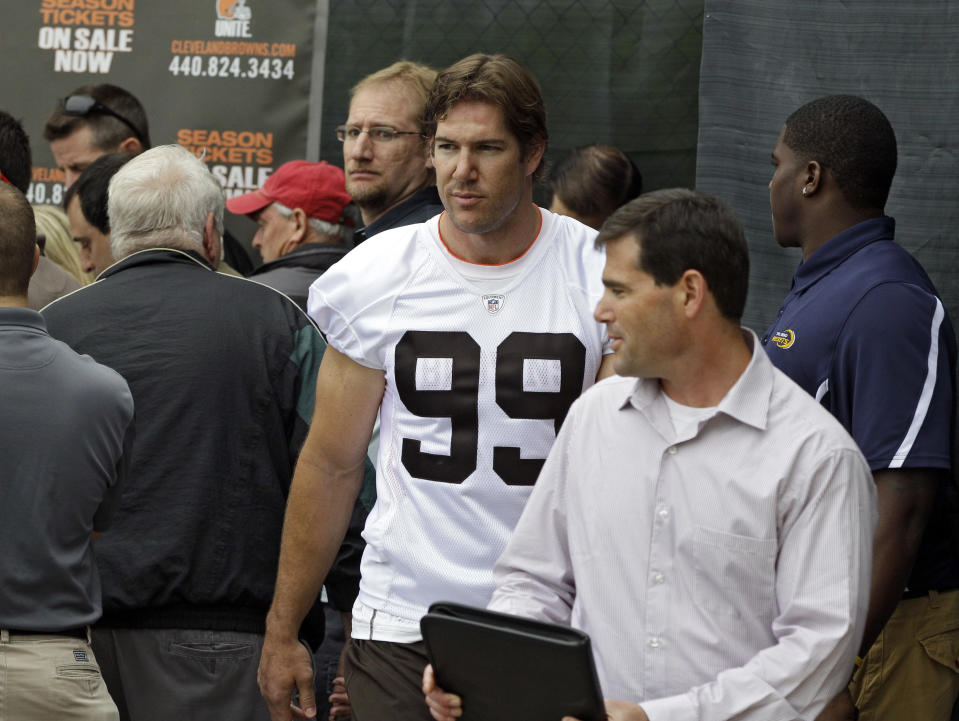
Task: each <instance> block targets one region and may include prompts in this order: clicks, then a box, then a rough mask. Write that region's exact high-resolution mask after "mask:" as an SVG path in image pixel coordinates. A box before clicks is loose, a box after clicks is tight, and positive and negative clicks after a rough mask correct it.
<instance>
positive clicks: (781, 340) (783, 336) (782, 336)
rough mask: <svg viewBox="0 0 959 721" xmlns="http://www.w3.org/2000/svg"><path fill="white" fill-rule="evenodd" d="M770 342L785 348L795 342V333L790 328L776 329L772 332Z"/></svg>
mask: <svg viewBox="0 0 959 721" xmlns="http://www.w3.org/2000/svg"><path fill="white" fill-rule="evenodd" d="M772 342H773V343H775V344H776V345H777V346H779V347H780V348H782V349H783V350H786V349H787V348H790V347H792V344H793V343H795V342H796V334H795V333H794V332H793V331H791V330H777V331H776V332H775V333H773V337H772Z"/></svg>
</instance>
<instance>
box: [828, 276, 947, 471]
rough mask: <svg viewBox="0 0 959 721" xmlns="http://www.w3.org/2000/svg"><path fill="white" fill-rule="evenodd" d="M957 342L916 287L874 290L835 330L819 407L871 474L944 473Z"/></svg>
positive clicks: (934, 302) (934, 304) (932, 299)
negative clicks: (826, 411) (825, 389)
mask: <svg viewBox="0 0 959 721" xmlns="http://www.w3.org/2000/svg"><path fill="white" fill-rule="evenodd" d="M954 371H955V337H954V335H953V331H952V326H951V324H950V322H949V318H948V317H947V316H946V315H945V310H944V308H943V305H942V302H941V301H940V300H939V299H938V298H937V297H936V296H934V295H932V294H931V293H929V292H927V291H926V290H924V289H923V288H920V287H919V286H916V285H912V284H907V283H885V284H882V285H879V286H876V287H875V288H873V289H871V290H870V291H869V292H868V293H866V295H865V296H863V298H862V300H861V301H860V302H859V303H858V304H857V305H856V307H855V308H854V309H853V311H852V312H851V313H850V315H849V317H848V319H847V321H846V323H845V324H844V326H843V328H842V330H841V331H840V334H839V337H838V339H837V343H836V351H835V356H834V358H833V361H832V365H831V370H830V373H829V381H828V382H829V388H828V392H827V397H825V398H824V401H825V403H826V405H827V407H828V408H829V410H830V411H832V413H833V415H835V416H836V417H837V418H838V419H839V420H840V422H841V423H842V424H843V425H844V426H845V427H846V428H847V429H848V430H849V433H850V434H851V435H852V437H853V438H854V439H855V441H856V443H857V444H858V445H859V448H860V449H861V450H862V452H863V455H865V456H866V459H867V460H868V461H869V467H870V469H871V470H873V471H876V470H880V469H883V468H900V467H912V468H919V467H927V468H948V467H949V465H950V460H949V458H950V453H949V449H950V445H951V435H952V431H951V429H952V420H951V419H952V407H953V400H952V398H953V387H952V386H953V376H954Z"/></svg>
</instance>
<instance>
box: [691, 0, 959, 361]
mask: <svg viewBox="0 0 959 721" xmlns="http://www.w3.org/2000/svg"><path fill="white" fill-rule="evenodd" d="M957 39H959V2H956V0H938V1H934V0H930V2H923V3H899V2H887V1H883V2H875V1H874V0H852V1H851V2H842V3H826V2H818V3H796V2H790V1H789V0H707V2H706V9H705V20H704V38H703V59H702V70H701V79H700V93H699V109H700V113H699V121H700V122H699V146H698V155H697V173H696V182H697V187H699V188H700V189H702V190H705V191H708V192H711V193H714V194H716V195H718V196H720V197H722V198H724V199H725V200H727V201H728V202H729V203H730V204H731V205H732V206H733V208H734V209H735V210H736V212H737V214H738V215H739V217H740V218H741V219H742V221H743V224H744V225H745V228H746V235H747V238H748V240H749V248H750V257H751V261H752V270H751V273H750V293H749V300H748V303H747V307H746V316H745V319H744V320H745V323H746V325H748V326H750V327H752V328H753V329H755V330H756V331H757V332H759V333H762V331H764V330H765V328H766V326H767V324H768V323H769V322H771V320H772V318H773V317H774V316H775V314H776V311H777V310H778V308H779V303H780V302H781V300H782V299H783V298H784V297H785V295H786V293H787V292H788V291H789V286H790V281H791V279H792V274H793V272H794V271H795V268H796V265H797V264H798V262H799V251H798V250H796V249H791V250H784V249H782V248H779V247H778V246H777V245H776V242H775V240H774V239H773V235H772V221H771V218H770V213H769V192H768V183H769V178H770V177H771V176H772V166H771V164H770V153H771V152H772V149H773V146H774V145H775V143H776V138H777V137H778V135H779V131H780V129H781V128H782V125H783V122H784V120H785V119H786V117H787V116H788V115H789V114H790V113H791V112H792V111H793V110H795V109H796V108H798V107H799V106H800V105H802V104H803V103H805V102H808V101H809V100H812V99H814V98H817V97H820V96H823V95H830V94H834V93H851V94H855V95H862V96H864V97H866V98H868V99H869V100H871V101H872V102H874V103H876V104H877V105H878V106H879V107H880V108H882V110H883V111H884V112H885V113H886V115H887V116H888V117H889V119H890V121H891V122H892V125H893V128H895V130H896V136H897V140H898V145H899V168H898V172H897V173H896V178H895V180H894V182H893V186H892V192H891V194H890V197H889V202H888V204H887V206H886V212H887V213H888V214H889V215H891V216H893V217H894V218H895V219H896V232H897V239H898V240H899V242H900V243H901V244H902V245H903V246H905V247H906V248H908V249H909V250H910V251H911V252H912V253H913V254H914V255H915V256H916V257H917V258H918V260H919V261H920V262H921V263H922V264H923V266H925V268H926V270H927V271H928V272H929V274H930V275H931V276H932V278H933V281H934V282H935V283H936V286H937V287H938V289H939V292H940V294H941V296H942V299H943V302H944V303H945V305H946V307H947V308H948V310H949V313H950V315H951V317H952V319H953V322H954V323H955V322H956V320H957V319H959V242H957V239H956V227H957V223H959V202H957V200H959V156H957V148H959V120H957V118H959V71H957V68H959V43H957ZM894 351H895V349H890V352H894Z"/></svg>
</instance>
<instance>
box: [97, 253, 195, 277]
mask: <svg viewBox="0 0 959 721" xmlns="http://www.w3.org/2000/svg"><path fill="white" fill-rule="evenodd" d="M150 263H184V264H187V265H199V266H202V267H203V268H205V269H207V270H213V266H211V265H210V264H209V263H208V262H207V261H206V259H205V258H204V257H203V256H201V255H200V254H199V253H196V252H194V251H192V250H178V249H177V248H147V249H146V250H139V251H137V252H136V253H132V254H130V255H128V256H127V257H126V258H123V259H122V260H118V261H117V262H116V263H114V264H113V265H111V266H110V267H109V268H107V269H106V270H105V271H103V272H102V273H100V275H99V276H98V277H97V280H98V281H100V280H102V279H104V278H108V277H110V276H111V275H115V274H116V273H121V272H123V271H124V270H126V269H127V268H133V267H134V266H139V265H148V264H150Z"/></svg>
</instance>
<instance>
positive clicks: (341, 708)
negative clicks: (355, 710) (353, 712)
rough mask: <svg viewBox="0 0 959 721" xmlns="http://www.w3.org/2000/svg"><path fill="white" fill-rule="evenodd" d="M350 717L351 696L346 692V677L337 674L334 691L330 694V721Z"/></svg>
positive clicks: (334, 680)
mask: <svg viewBox="0 0 959 721" xmlns="http://www.w3.org/2000/svg"><path fill="white" fill-rule="evenodd" d="M349 717H350V697H349V696H348V695H347V693H346V679H345V678H343V677H342V676H337V677H336V678H334V679H333V693H331V694H330V721H339V719H348V718H349Z"/></svg>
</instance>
